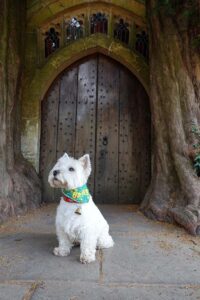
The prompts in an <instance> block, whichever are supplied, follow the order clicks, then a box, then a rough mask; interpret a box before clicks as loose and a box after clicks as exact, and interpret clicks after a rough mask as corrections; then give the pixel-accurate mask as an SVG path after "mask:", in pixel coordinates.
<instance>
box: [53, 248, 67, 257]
mask: <svg viewBox="0 0 200 300" xmlns="http://www.w3.org/2000/svg"><path fill="white" fill-rule="evenodd" d="M69 253H70V249H63V248H60V247H56V248H54V250H53V254H54V255H56V256H67V255H69Z"/></svg>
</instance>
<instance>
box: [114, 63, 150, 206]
mask: <svg viewBox="0 0 200 300" xmlns="http://www.w3.org/2000/svg"><path fill="white" fill-rule="evenodd" d="M149 116H150V112H149V104H148V97H147V95H146V93H145V91H144V88H143V87H142V86H141V84H140V83H139V81H138V80H137V79H136V78H135V77H134V76H132V75H131V74H130V73H129V71H128V70H126V69H124V68H121V72H120V134H119V203H135V204H136V203H139V202H140V201H141V200H142V199H143V197H144V195H145V192H146V190H147V187H148V185H149V183H150V161H151V149H150V127H151V122H150V119H149Z"/></svg>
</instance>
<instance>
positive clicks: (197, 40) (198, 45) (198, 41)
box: [192, 34, 200, 50]
mask: <svg viewBox="0 0 200 300" xmlns="http://www.w3.org/2000/svg"><path fill="white" fill-rule="evenodd" d="M192 47H193V48H195V49H197V50H200V34H199V35H197V36H196V37H194V38H193V39H192Z"/></svg>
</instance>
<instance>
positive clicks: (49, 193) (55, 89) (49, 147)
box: [40, 80, 60, 202]
mask: <svg viewBox="0 0 200 300" xmlns="http://www.w3.org/2000/svg"><path fill="white" fill-rule="evenodd" d="M59 87H60V81H59V80H57V81H56V82H55V83H54V84H53V85H52V87H51V88H50V90H49V92H48V94H47V96H46V97H45V99H44V100H43V101H42V111H41V112H42V124H41V141H40V176H41V179H42V190H43V201H45V202H53V201H54V200H55V197H54V189H52V188H51V187H50V185H49V183H48V175H49V171H50V170H51V169H52V167H53V165H54V164H55V162H56V141H57V126H58V104H59V103H58V102H59Z"/></svg>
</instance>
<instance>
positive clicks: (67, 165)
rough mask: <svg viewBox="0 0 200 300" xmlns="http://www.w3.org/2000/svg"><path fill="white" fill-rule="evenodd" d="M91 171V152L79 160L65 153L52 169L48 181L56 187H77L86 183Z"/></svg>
mask: <svg viewBox="0 0 200 300" xmlns="http://www.w3.org/2000/svg"><path fill="white" fill-rule="evenodd" d="M90 173H91V163H90V157H89V154H85V155H84V156H82V157H81V158H79V159H78V160H77V159H74V158H72V157H69V156H68V155H67V153H65V154H64V155H63V156H62V157H61V158H60V159H59V160H58V161H57V163H56V164H55V166H54V167H53V169H52V170H51V171H50V173H49V178H48V182H49V184H50V185H51V187H54V188H66V189H75V188H77V187H80V186H82V185H84V184H86V182H87V180H88V177H89V176H90Z"/></svg>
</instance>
